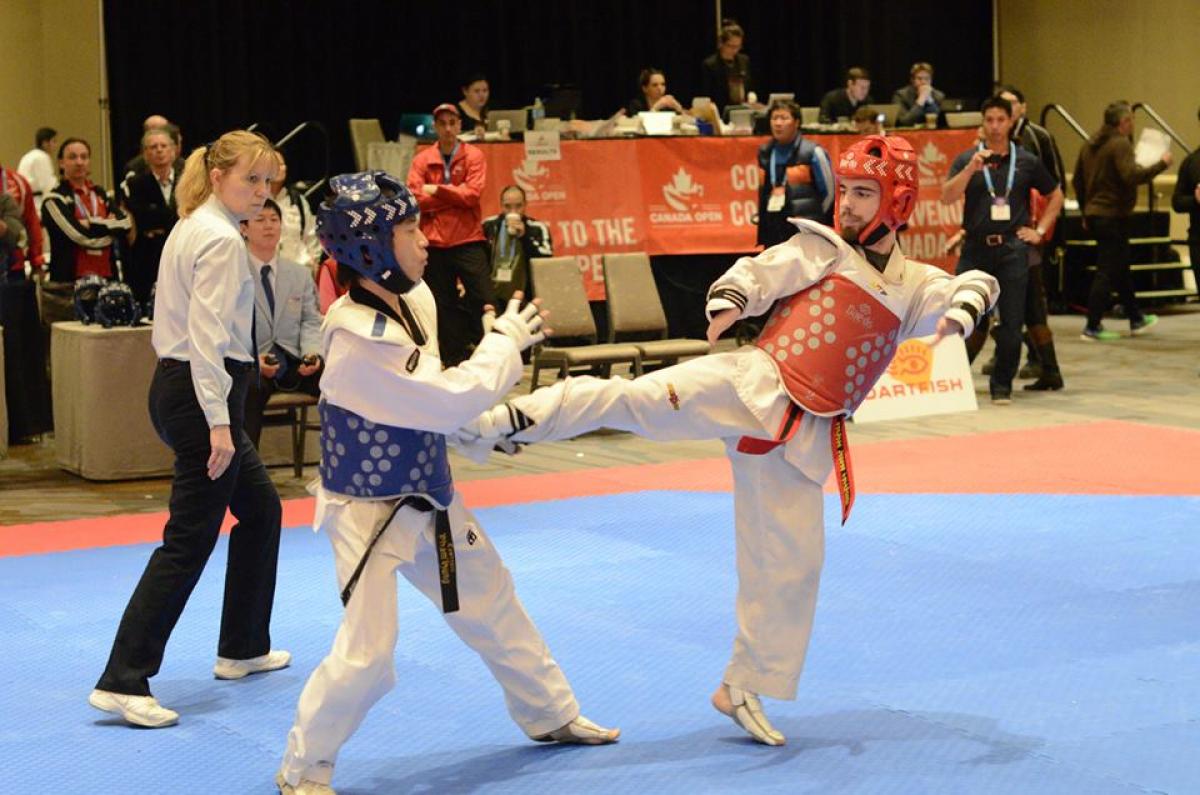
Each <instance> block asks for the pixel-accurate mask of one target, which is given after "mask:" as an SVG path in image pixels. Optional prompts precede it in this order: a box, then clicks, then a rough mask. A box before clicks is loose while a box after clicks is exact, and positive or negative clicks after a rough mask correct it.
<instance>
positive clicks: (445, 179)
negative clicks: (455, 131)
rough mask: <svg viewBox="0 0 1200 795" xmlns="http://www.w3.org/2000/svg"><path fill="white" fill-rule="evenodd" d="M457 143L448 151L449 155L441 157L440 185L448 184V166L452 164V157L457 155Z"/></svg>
mask: <svg viewBox="0 0 1200 795" xmlns="http://www.w3.org/2000/svg"><path fill="white" fill-rule="evenodd" d="M459 146H461V144H459V143H455V144H454V148H453V149H451V150H450V154H449V155H442V184H443V185H449V184H450V164H451V163H453V162H454V156H455V155H456V154H458V147H459Z"/></svg>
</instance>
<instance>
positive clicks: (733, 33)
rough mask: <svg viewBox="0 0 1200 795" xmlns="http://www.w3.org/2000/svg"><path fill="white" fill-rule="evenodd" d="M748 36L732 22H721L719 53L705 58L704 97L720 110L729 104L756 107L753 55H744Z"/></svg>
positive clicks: (725, 20) (718, 43)
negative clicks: (754, 99) (754, 100)
mask: <svg viewBox="0 0 1200 795" xmlns="http://www.w3.org/2000/svg"><path fill="white" fill-rule="evenodd" d="M745 37H746V33H745V31H743V30H742V26H741V25H739V24H738V23H736V22H734V21H733V20H732V19H723V20H721V33H720V34H719V35H718V36H717V51H716V52H715V53H713V54H712V55H710V56H708V57H707V58H705V59H704V62H703V64H701V66H702V68H703V72H704V83H703V85H704V96H706V97H708V98H709V99H711V100H712V101H713V104H715V105H716V106H717V108H718V110H724V108H725V106H726V105H743V104H753V102H752V100H751V98H750V94H751V88H752V85H753V84H752V82H751V80H750V56H748V55H746V54H745V53H744V52H742V41H743V39H745Z"/></svg>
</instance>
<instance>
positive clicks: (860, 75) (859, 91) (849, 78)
mask: <svg viewBox="0 0 1200 795" xmlns="http://www.w3.org/2000/svg"><path fill="white" fill-rule="evenodd" d="M871 102H873V100H872V99H871V75H870V73H868V72H867V70H866V69H863V68H862V67H861V66H855V67H851V68H850V69H847V70H846V85H845V87H844V88H835V89H833V90H832V91H830V92H829V93H827V94H826V95H825V96H824V97H822V98H821V117H820V118H821V121H822V122H824V123H826V124H829V123H830V122H835V121H837V120H838V119H853V118H854V113H855V111H857V110H858V109H859V108H861V107H863V106H864V105H870V104H871Z"/></svg>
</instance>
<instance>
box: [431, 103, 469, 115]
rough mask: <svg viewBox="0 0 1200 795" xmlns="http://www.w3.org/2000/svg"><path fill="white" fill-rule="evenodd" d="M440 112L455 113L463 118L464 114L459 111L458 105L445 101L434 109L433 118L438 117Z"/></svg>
mask: <svg viewBox="0 0 1200 795" xmlns="http://www.w3.org/2000/svg"><path fill="white" fill-rule="evenodd" d="M439 113H453V114H454V115H455V116H458V117H459V118H462V114H461V113H459V112H458V106H457V105H452V104H450V103H449V102H443V103H442V104H441V105H438V106H437V107H436V108H434V109H433V118H435V119H436V118H437V117H438V114H439Z"/></svg>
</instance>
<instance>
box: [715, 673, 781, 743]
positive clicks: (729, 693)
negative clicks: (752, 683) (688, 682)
mask: <svg viewBox="0 0 1200 795" xmlns="http://www.w3.org/2000/svg"><path fill="white" fill-rule="evenodd" d="M712 705H713V707H714V708H715V709H716V710H717V712H720V713H721V714H722V715H728V716H729V717H730V719H732V720H733V722H734V723H736V724H737V725H738V726H740V727H742V729H744V730H745V732H746V733H747V734H749V735H750V736H751V737H753V738H754V739H755V740H757V741H758V742H760V743H762V744H763V745H783V744H784V743H786V742H787V738H785V737H784V736H783V733H782V732H780V731H778V730H777V729H776V728H775V727H774V726H772V725H771V721H770V720H768V719H767V716H766V713H764V712H763V708H762V702H761V701H759V700H758V695H757V694H755V693H751V692H750V691H749V690H742V689H741V688H738V687H730V686H729V685H727V684H725V683H723V682H722V683H721V686H720V687H718V688H717V690H716V692H715V693H713V694H712Z"/></svg>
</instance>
